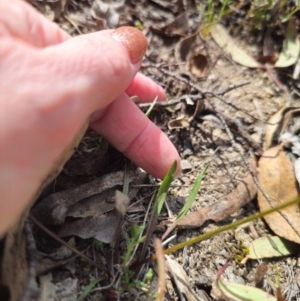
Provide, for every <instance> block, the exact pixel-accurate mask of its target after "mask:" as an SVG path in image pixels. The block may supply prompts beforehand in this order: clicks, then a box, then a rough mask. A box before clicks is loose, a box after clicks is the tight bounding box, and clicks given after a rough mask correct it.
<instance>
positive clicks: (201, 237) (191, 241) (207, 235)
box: [131, 197, 300, 269]
mask: <svg viewBox="0 0 300 301" xmlns="http://www.w3.org/2000/svg"><path fill="white" fill-rule="evenodd" d="M298 203H300V197H298V198H297V199H295V200H293V201H290V202H287V203H284V204H281V205H279V206H276V207H274V208H270V209H268V210H265V211H263V212H259V213H256V214H253V215H250V216H249V217H246V218H244V219H241V220H238V221H236V222H234V223H232V224H229V225H226V226H223V227H220V228H218V229H216V230H213V231H209V232H207V233H204V234H201V235H198V236H196V237H193V238H191V239H189V240H187V241H185V242H182V243H179V244H177V245H175V246H173V247H171V248H168V249H166V250H165V251H164V254H170V253H173V252H175V251H177V250H180V249H183V248H184V247H186V246H190V245H192V244H195V243H198V242H201V241H203V240H205V239H208V238H210V237H212V236H215V235H217V234H220V233H222V232H224V231H227V230H231V229H233V228H236V227H238V226H240V225H243V224H246V223H248V222H251V221H253V220H256V219H259V218H262V217H264V216H266V215H268V214H271V213H273V212H276V211H279V210H281V209H284V208H286V207H289V206H292V205H295V204H298ZM155 259H156V254H154V255H152V256H151V257H148V258H146V259H144V260H143V261H140V262H135V263H134V264H133V265H132V266H131V268H132V269H136V268H138V267H139V266H141V265H143V264H145V263H147V262H149V261H152V260H155Z"/></svg>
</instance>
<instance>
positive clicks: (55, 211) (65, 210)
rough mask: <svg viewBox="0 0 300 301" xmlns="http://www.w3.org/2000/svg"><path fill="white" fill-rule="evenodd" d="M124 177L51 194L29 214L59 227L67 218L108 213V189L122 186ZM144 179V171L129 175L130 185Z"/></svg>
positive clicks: (115, 176) (105, 178)
mask: <svg viewBox="0 0 300 301" xmlns="http://www.w3.org/2000/svg"><path fill="white" fill-rule="evenodd" d="M123 175H124V174H123V172H115V173H111V174H107V175H104V176H102V177H100V178H98V179H96V180H94V181H92V182H90V183H86V184H83V185H80V186H77V187H75V188H72V189H67V190H64V191H61V192H57V193H54V194H51V195H50V196H48V197H46V198H45V199H43V200H42V201H41V202H39V203H38V204H37V205H36V206H35V207H34V208H33V209H32V214H33V215H34V216H36V217H37V218H38V220H40V221H42V222H43V223H44V224H52V225H61V224H63V223H64V221H65V218H66V216H74V217H88V216H91V215H92V216H95V215H96V214H102V213H104V212H108V211H111V210H112V209H113V208H114V203H113V206H112V194H111V193H112V192H111V191H107V190H110V189H112V188H114V189H113V191H115V190H116V188H118V187H120V186H122V185H123ZM146 176H147V175H146V173H145V172H142V171H141V170H137V171H135V172H133V173H131V175H130V182H132V181H135V183H137V182H139V181H141V182H143V181H144V180H145V178H146ZM141 182H139V184H141ZM85 201H86V202H85ZM113 202H114V201H113ZM77 203H78V204H77Z"/></svg>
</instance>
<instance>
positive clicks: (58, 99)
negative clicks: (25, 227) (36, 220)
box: [0, 0, 180, 236]
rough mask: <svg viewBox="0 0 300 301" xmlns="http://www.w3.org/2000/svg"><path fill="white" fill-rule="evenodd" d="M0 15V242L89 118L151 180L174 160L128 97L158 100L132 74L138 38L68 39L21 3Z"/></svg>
mask: <svg viewBox="0 0 300 301" xmlns="http://www.w3.org/2000/svg"><path fill="white" fill-rule="evenodd" d="M0 11H1V12H5V13H2V14H1V16H0V70H1V72H0V91H1V92H0V112H1V117H0V200H1V204H0V206H1V210H0V236H1V235H2V234H4V233H5V231H6V230H7V229H8V227H9V226H11V225H12V224H13V223H14V222H15V221H16V219H17V218H18V217H19V216H20V214H21V212H22V211H23V210H24V209H25V208H26V206H28V204H29V202H30V200H31V199H32V198H33V197H34V195H35V194H36V193H37V191H38V189H39V187H40V186H41V184H42V183H43V181H44V179H45V178H46V177H47V175H48V174H49V173H50V171H51V169H52V168H53V166H54V165H55V163H56V162H57V161H58V160H59V158H60V157H61V156H62V155H63V154H64V152H65V151H66V150H67V149H68V147H69V146H70V145H71V143H72V141H74V138H75V137H76V135H77V134H78V132H79V131H80V128H81V127H82V126H83V124H84V123H85V122H86V120H88V118H89V117H90V116H91V123H90V126H91V128H93V129H94V130H96V131H97V132H98V133H100V134H101V135H102V136H103V137H104V138H106V139H107V140H108V141H109V142H110V143H111V144H112V145H114V147H116V148H117V149H118V150H120V151H121V152H123V153H124V154H125V155H126V156H127V157H128V158H130V159H131V160H132V161H134V162H135V163H136V164H137V165H139V166H141V167H142V168H143V169H145V170H146V171H148V172H149V173H150V174H152V175H154V176H155V177H159V178H162V177H163V176H164V175H165V174H166V172H167V170H168V169H169V167H170V166H171V164H172V162H173V161H174V160H177V161H178V162H179V161H180V159H179V155H178V153H177V151H176V149H175V148H174V146H173V145H172V143H171V142H170V141H169V140H168V138H167V137H166V136H165V135H164V134H163V133H162V132H161V131H160V130H159V129H158V127H156V126H155V125H154V124H153V123H152V122H151V121H150V120H149V119H148V118H147V117H146V116H145V115H144V114H143V113H142V112H141V111H140V110H139V108H138V107H137V106H135V104H134V103H133V102H132V101H131V99H130V98H129V97H130V96H132V95H137V96H138V97H139V99H140V100H141V101H146V102H149V101H152V100H153V99H154V98H155V97H156V96H158V99H159V100H163V99H164V98H165V93H164V91H163V89H162V88H161V87H159V86H158V85H157V84H155V83H154V82H153V81H151V80H150V79H149V78H146V77H145V76H143V75H141V74H139V73H137V72H138V69H139V67H140V64H141V59H142V57H143V55H144V53H145V51H146V48H147V42H146V39H145V38H144V36H143V35H142V34H141V33H140V32H139V31H137V30H136V29H133V28H120V29H117V30H116V31H109V30H108V31H102V32H97V33H92V34H88V35H82V36H79V37H75V38H71V37H70V36H69V35H68V34H67V33H65V32H64V31H62V30H61V29H60V28H59V27H58V26H57V25H55V24H54V23H51V22H50V21H48V20H47V19H45V18H44V17H43V16H42V15H41V14H39V13H38V12H36V11H35V10H34V9H33V8H32V7H31V6H29V5H28V4H27V3H25V2H23V1H19V0H12V1H10V2H9V5H8V4H7V2H6V1H5V0H0ZM120 41H122V42H120ZM178 165H179V164H178ZM177 173H180V167H178V169H177Z"/></svg>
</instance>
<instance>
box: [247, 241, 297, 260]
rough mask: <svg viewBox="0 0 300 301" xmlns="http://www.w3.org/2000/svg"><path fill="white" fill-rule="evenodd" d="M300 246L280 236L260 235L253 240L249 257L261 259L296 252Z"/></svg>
mask: <svg viewBox="0 0 300 301" xmlns="http://www.w3.org/2000/svg"><path fill="white" fill-rule="evenodd" d="M298 248H299V246H298V245H297V244H295V243H293V242H290V241H288V240H285V239H282V238H280V237H278V236H271V237H260V238H257V239H255V240H254V241H252V242H251V244H250V247H249V255H248V256H249V258H251V259H261V258H272V257H282V256H286V255H291V254H294V253H295V252H297V251H298Z"/></svg>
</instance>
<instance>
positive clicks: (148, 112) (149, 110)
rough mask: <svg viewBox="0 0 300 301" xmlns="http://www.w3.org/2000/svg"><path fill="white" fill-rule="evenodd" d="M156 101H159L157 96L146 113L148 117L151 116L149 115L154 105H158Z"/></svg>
mask: <svg viewBox="0 0 300 301" xmlns="http://www.w3.org/2000/svg"><path fill="white" fill-rule="evenodd" d="M156 103H157V96H156V97H155V99H154V100H153V102H152V103H151V106H150V107H149V109H148V110H147V112H146V114H145V115H146V116H147V117H149V115H150V114H151V112H152V110H153V108H154V106H155V105H156Z"/></svg>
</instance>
